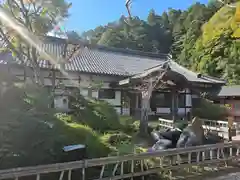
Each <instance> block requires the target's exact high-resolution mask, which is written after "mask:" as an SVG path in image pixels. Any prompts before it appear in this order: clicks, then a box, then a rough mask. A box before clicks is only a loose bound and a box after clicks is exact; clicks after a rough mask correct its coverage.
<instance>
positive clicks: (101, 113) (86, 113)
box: [72, 95, 121, 132]
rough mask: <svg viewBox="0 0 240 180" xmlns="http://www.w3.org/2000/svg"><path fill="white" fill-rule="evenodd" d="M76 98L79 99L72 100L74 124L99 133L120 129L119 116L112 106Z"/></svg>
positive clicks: (104, 102) (99, 101)
mask: <svg viewBox="0 0 240 180" xmlns="http://www.w3.org/2000/svg"><path fill="white" fill-rule="evenodd" d="M77 96H79V97H78V98H75V99H74V100H72V107H73V109H74V115H73V116H74V119H75V120H76V122H79V123H81V124H85V125H88V126H90V127H92V128H93V129H94V130H98V131H101V132H104V131H108V130H119V129H121V124H120V121H119V116H118V114H117V112H116V110H115V109H114V107H113V106H111V105H110V104H109V103H107V102H106V101H101V100H89V101H86V100H85V99H84V98H83V97H81V95H77ZM79 107H83V108H79Z"/></svg>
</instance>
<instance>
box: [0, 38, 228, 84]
mask: <svg viewBox="0 0 240 180" xmlns="http://www.w3.org/2000/svg"><path fill="white" fill-rule="evenodd" d="M43 42H44V43H43V44H41V46H42V47H43V49H44V50H45V51H46V52H49V53H51V54H53V55H54V56H55V59H58V57H60V56H61V53H62V52H63V50H64V43H65V42H66V40H64V39H59V38H55V37H48V38H45V39H44V41H43ZM169 60H170V58H169V56H168V55H166V54H153V53H145V52H141V51H133V50H129V49H118V48H109V47H104V46H91V45H88V44H84V43H83V45H82V46H81V48H80V50H79V53H78V55H76V56H74V57H72V58H71V59H69V62H67V63H65V70H66V71H77V72H86V73H97V74H105V75H117V76H131V75H136V74H139V73H142V72H143V71H144V70H146V69H150V68H152V67H155V66H158V65H161V64H162V63H164V62H166V61H169ZM169 62H170V67H171V69H172V70H174V71H177V72H179V73H181V74H183V75H184V76H185V77H186V78H187V79H188V80H189V81H192V82H203V83H225V82H224V81H223V80H220V79H216V78H212V77H206V76H204V77H203V76H202V77H198V75H197V74H196V73H194V72H192V71H190V70H188V69H186V68H184V67H182V66H180V65H179V64H177V63H176V62H174V61H172V60H170V61H169ZM0 63H1V64H9V63H17V64H22V62H20V61H19V60H17V59H16V58H13V57H12V56H11V54H6V53H2V54H0ZM24 63H25V64H26V65H30V64H29V62H28V61H25V62H24ZM39 65H40V67H41V68H53V69H59V67H60V65H51V64H50V63H49V61H48V60H46V59H45V60H40V61H39Z"/></svg>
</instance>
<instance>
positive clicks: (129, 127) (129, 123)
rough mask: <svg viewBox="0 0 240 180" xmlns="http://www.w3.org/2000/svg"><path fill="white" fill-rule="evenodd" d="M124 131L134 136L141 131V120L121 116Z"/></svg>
mask: <svg viewBox="0 0 240 180" xmlns="http://www.w3.org/2000/svg"><path fill="white" fill-rule="evenodd" d="M120 123H121V125H122V130H123V131H124V132H125V133H127V134H133V133H136V132H138V131H139V125H140V122H139V120H135V119H134V118H133V117H131V116H120Z"/></svg>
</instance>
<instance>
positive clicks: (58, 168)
mask: <svg viewBox="0 0 240 180" xmlns="http://www.w3.org/2000/svg"><path fill="white" fill-rule="evenodd" d="M239 147H240V142H228V143H220V144H213V145H203V146H195V147H188V148H179V149H169V150H164V151H155V152H146V153H140V154H129V155H124V156H114V157H104V158H96V159H86V160H81V161H76V162H67V163H58V164H51V165H41V166H35V167H23V168H15V169H7V170H0V179H18V178H20V177H25V176H32V175H36V176H37V177H39V179H40V175H41V174H47V173H53V172H60V173H61V175H62V174H63V173H64V172H66V171H69V172H70V171H72V170H74V169H82V174H83V175H82V176H83V177H84V172H85V169H86V168H91V167H98V166H101V167H102V171H101V173H100V174H101V175H100V176H101V178H99V179H104V178H103V173H104V169H105V166H106V165H110V164H115V168H114V169H115V170H113V171H114V173H113V176H112V177H111V179H122V177H136V176H139V175H146V174H151V172H153V171H154V172H155V171H156V170H154V169H147V170H144V169H143V168H141V172H134V161H140V162H141V167H142V165H143V164H145V160H147V159H152V158H156V159H157V158H160V159H164V158H173V157H175V158H176V159H177V160H176V161H175V163H173V162H171V164H170V165H166V164H165V165H164V164H161V163H160V164H161V165H160V166H158V167H157V169H158V171H159V168H163V167H164V168H168V169H174V168H176V165H180V166H187V165H193V164H194V163H211V162H217V161H226V160H229V159H234V158H236V157H238V156H239ZM233 148H235V149H237V151H236V153H235V154H234V153H233ZM224 149H229V153H228V155H227V156H226V155H224V154H223V151H224ZM216 151H217V152H216ZM192 153H196V154H197V160H196V161H195V162H192V159H191V154H192ZM214 153H217V154H216V156H213V154H214ZM185 154H187V155H188V157H187V159H186V160H183V159H181V160H179V157H180V156H181V155H185ZM207 154H209V155H208V156H209V157H210V158H209V159H208V160H206V161H204V160H205V159H206V156H207ZM200 156H201V158H200ZM200 159H202V161H201V160H200ZM200 161H201V162H200ZM124 162H131V164H132V165H131V166H132V168H131V169H132V171H133V172H131V173H126V174H124V173H123V172H122V171H123V169H122V168H123V167H122V166H123V164H124ZM166 162H167V163H169V160H168V161H166ZM119 164H120V165H121V166H120V167H121V176H120V175H118V176H117V175H115V172H116V169H117V168H118V165H119ZM180 166H177V167H178V168H179V167H180ZM70 174H71V173H70ZM70 176H71V175H70ZM83 179H84V178H83ZM108 179H109V177H108Z"/></svg>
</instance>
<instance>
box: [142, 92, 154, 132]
mask: <svg viewBox="0 0 240 180" xmlns="http://www.w3.org/2000/svg"><path fill="white" fill-rule="evenodd" d="M149 93H152V92H149V91H143V92H142V107H141V120H140V135H142V136H145V135H146V134H147V133H148V112H149V108H150V103H149V101H150V96H149Z"/></svg>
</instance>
